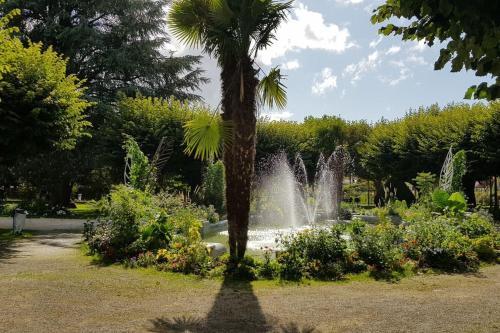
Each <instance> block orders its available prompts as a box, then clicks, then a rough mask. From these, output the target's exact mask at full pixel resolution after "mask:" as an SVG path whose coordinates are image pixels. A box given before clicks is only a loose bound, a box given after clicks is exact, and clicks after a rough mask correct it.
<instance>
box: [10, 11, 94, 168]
mask: <svg viewBox="0 0 500 333" xmlns="http://www.w3.org/2000/svg"><path fill="white" fill-rule="evenodd" d="M9 17H12V13H11V15H9V16H6V17H3V18H2V22H0V31H2V32H1V33H0V38H1V47H0V59H1V60H0V68H2V72H1V73H0V75H1V76H0V130H1V131H2V136H1V138H0V150H1V151H2V155H1V156H0V161H1V163H2V164H3V165H10V164H12V163H14V162H15V161H16V160H17V159H18V158H19V157H24V156H25V155H29V154H34V153H39V152H43V151H48V150H52V149H54V150H70V149H73V148H74V147H75V145H76V141H77V140H78V139H79V138H81V137H82V136H85V135H87V130H88V127H89V126H90V123H89V122H88V121H87V120H86V114H85V111H86V109H87V108H88V107H89V106H90V105H91V103H89V102H88V101H86V100H85V99H84V98H83V95H84V92H85V89H84V88H83V82H82V81H80V80H78V79H77V78H76V76H74V75H69V76H68V75H66V61H65V60H64V59H63V58H62V56H59V55H58V54H57V53H56V52H54V51H53V50H52V49H51V48H48V49H47V50H45V51H44V50H43V48H42V45H41V44H32V43H29V44H28V46H27V47H25V46H24V45H23V43H22V42H21V41H20V40H19V39H17V38H15V37H13V36H12V35H11V32H12V31H13V30H12V29H10V30H9V29H7V30H5V28H4V27H3V26H4V25H5V24H6V21H7V18H9Z"/></svg>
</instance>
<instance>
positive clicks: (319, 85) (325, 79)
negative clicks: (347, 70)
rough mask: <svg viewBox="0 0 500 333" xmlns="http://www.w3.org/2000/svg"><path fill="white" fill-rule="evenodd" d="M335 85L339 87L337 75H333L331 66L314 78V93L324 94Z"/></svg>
mask: <svg viewBox="0 0 500 333" xmlns="http://www.w3.org/2000/svg"><path fill="white" fill-rule="evenodd" d="M335 87H337V77H336V76H335V75H333V73H332V69H331V68H329V67H326V68H323V70H322V71H321V73H320V74H319V75H317V76H316V78H315V79H314V83H313V86H312V88H311V91H312V93H313V94H314V95H323V94H324V93H325V92H326V91H327V90H330V89H333V88H335Z"/></svg>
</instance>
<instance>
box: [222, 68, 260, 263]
mask: <svg viewBox="0 0 500 333" xmlns="http://www.w3.org/2000/svg"><path fill="white" fill-rule="evenodd" d="M221 77H222V91H223V98H222V107H223V113H222V119H223V120H224V121H225V122H230V123H231V126H232V140H231V141H230V142H226V145H225V148H224V163H225V167H226V204H227V219H228V224H229V227H228V231H229V252H230V255H231V257H232V258H233V259H236V260H240V259H242V258H243V257H244V256H245V252H246V246H247V240H248V222H249V213H250V192H251V185H252V181H253V176H254V162H255V133H256V122H257V119H256V100H255V94H256V88H257V85H258V80H257V78H256V71H255V70H254V68H253V63H252V61H251V60H250V59H249V58H246V59H242V60H240V61H239V62H236V61H234V62H231V61H229V62H227V63H225V64H224V66H223V69H222V74H221Z"/></svg>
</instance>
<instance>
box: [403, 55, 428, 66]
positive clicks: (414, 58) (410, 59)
mask: <svg viewBox="0 0 500 333" xmlns="http://www.w3.org/2000/svg"><path fill="white" fill-rule="evenodd" d="M406 61H407V62H410V63H414V64H417V65H427V61H425V59H424V57H420V56H418V57H417V56H416V55H414V54H411V55H410V56H409V57H408V58H406Z"/></svg>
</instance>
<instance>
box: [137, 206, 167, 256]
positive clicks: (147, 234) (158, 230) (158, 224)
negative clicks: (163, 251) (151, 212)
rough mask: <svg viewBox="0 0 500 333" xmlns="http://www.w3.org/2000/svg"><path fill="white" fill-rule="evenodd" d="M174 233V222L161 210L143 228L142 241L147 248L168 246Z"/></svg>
mask: <svg viewBox="0 0 500 333" xmlns="http://www.w3.org/2000/svg"><path fill="white" fill-rule="evenodd" d="M173 234H174V227H173V223H172V221H171V220H170V218H169V217H168V216H167V215H166V214H165V213H164V212H161V213H160V214H159V216H158V217H157V218H156V219H154V220H153V221H151V222H150V223H148V224H146V225H144V226H143V227H142V228H141V238H140V241H141V242H142V243H143V244H144V248H145V249H146V250H157V249H160V248H167V247H168V246H169V245H170V241H171V240H172V237H173Z"/></svg>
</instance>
